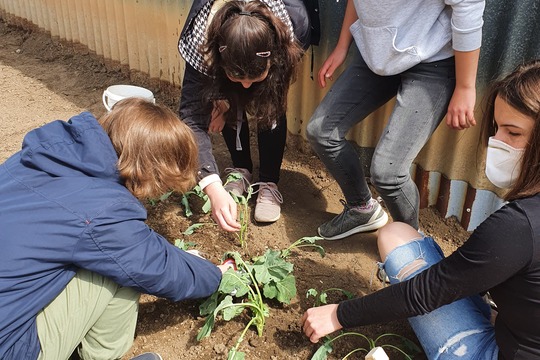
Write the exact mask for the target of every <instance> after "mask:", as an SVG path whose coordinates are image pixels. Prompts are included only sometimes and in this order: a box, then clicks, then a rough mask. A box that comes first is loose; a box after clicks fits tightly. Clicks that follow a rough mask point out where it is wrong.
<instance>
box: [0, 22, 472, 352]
mask: <svg viewBox="0 0 540 360" xmlns="http://www.w3.org/2000/svg"><path fill="white" fill-rule="evenodd" d="M122 83H123V84H133V85H139V86H145V87H147V88H150V89H151V90H152V91H153V92H154V94H155V96H156V99H157V101H158V102H161V103H164V104H166V105H167V106H169V107H171V108H173V109H176V108H177V100H178V98H179V93H180V89H178V88H174V87H172V86H170V85H168V84H163V83H160V82H159V81H156V80H153V79H148V78H147V77H145V75H144V74H139V73H135V72H130V71H127V70H125V69H122V68H121V67H119V66H115V64H107V63H106V62H105V61H104V60H103V59H101V58H100V57H98V56H96V55H95V54H93V53H91V52H89V51H88V50H87V49H85V48H81V47H80V45H78V46H76V45H75V44H69V43H65V42H61V41H58V40H56V39H51V38H50V36H49V35H48V34H46V33H42V32H40V31H37V30H35V29H34V30H22V29H18V28H13V27H10V26H8V25H6V24H5V23H3V22H1V21H0V88H1V89H2V94H1V96H0V161H4V160H5V159H6V158H7V157H8V156H10V155H11V154H13V153H14V152H16V151H18V150H19V149H20V144H21V140H22V138H23V136H24V134H25V133H26V132H28V131H29V130H31V129H33V128H35V127H37V126H40V125H42V124H44V123H47V122H49V121H52V120H55V119H65V120H67V119H68V118H69V117H71V116H72V115H74V114H77V113H79V112H81V111H84V110H89V111H91V112H92V113H94V114H95V115H96V116H100V115H102V114H103V113H104V111H105V110H104V108H103V106H102V103H101V95H102V92H103V90H104V89H105V88H106V87H107V86H109V85H113V84H122ZM213 140H214V142H215V148H216V150H215V155H216V157H217V160H218V163H219V165H220V168H224V167H226V166H227V165H228V162H229V158H228V153H227V151H226V149H225V147H224V146H223V143H222V140H221V139H220V137H215V138H214V139H213ZM301 143H302V140H301V139H295V138H293V137H292V136H290V137H289V142H288V147H287V149H286V154H285V159H284V163H283V168H282V169H283V170H282V177H281V180H280V184H279V186H280V190H281V192H282V194H283V198H284V204H283V207H282V216H281V218H280V219H279V220H278V221H277V222H276V223H273V224H270V225H260V224H257V223H255V222H254V221H253V220H251V222H250V224H249V229H248V240H247V242H248V245H247V247H245V248H241V247H240V245H239V241H238V239H237V237H236V236H235V235H234V234H231V233H227V232H224V231H221V230H219V229H218V227H217V226H203V227H202V228H200V229H199V230H197V231H196V232H195V233H194V234H192V235H189V236H187V235H183V232H184V231H185V230H186V229H187V228H188V227H189V226H190V225H191V224H194V223H199V222H205V223H211V222H212V220H211V218H210V216H209V215H208V214H204V213H203V212H202V209H201V201H200V200H199V199H198V198H193V197H192V198H191V206H192V207H193V210H194V214H193V215H192V216H191V217H189V218H187V217H186V216H185V215H184V209H183V208H182V207H181V205H180V197H179V196H178V195H175V194H173V195H172V196H170V197H169V198H168V199H166V200H165V201H159V202H157V203H156V204H154V205H152V204H150V203H149V204H147V209H148V224H149V225H150V226H151V227H152V228H153V229H154V230H156V231H157V232H159V233H161V234H162V235H163V236H165V237H166V238H167V239H168V240H169V241H170V242H174V241H175V240H176V239H183V240H185V241H186V242H193V243H195V244H196V249H198V250H199V251H201V252H202V253H203V254H204V255H205V256H206V257H207V258H208V259H210V260H211V261H214V262H216V263H217V262H219V261H220V258H221V256H222V255H223V254H224V253H225V252H227V251H239V252H240V253H241V254H243V256H244V257H245V258H250V257H252V256H256V255H260V254H262V253H263V252H264V251H265V249H267V248H275V249H283V248H285V247H287V246H289V245H290V244H291V243H293V242H294V241H296V240H297V239H300V238H302V237H305V236H315V235H316V229H317V226H319V225H320V224H321V223H323V222H324V221H326V220H328V219H330V218H331V217H333V216H334V215H335V214H337V213H339V212H340V211H341V210H342V205H341V204H340V202H339V200H340V199H341V197H342V194H341V191H340V190H339V188H338V187H337V185H336V183H335V181H334V180H333V179H332V178H331V177H330V176H329V174H328V173H327V171H326V170H325V168H324V166H323V165H322V164H321V163H320V162H319V160H318V159H317V158H316V157H315V156H314V155H313V154H312V153H309V152H306V150H305V148H306V146H301V145H300V144H301ZM302 149H304V150H302ZM253 152H254V159H257V154H256V148H254V149H253ZM253 206H254V204H253V203H250V208H251V210H253ZM420 223H421V227H422V229H423V230H424V231H425V232H426V233H428V234H431V235H433V236H434V237H435V238H436V239H437V241H438V242H439V244H440V245H441V247H442V248H443V250H444V251H445V253H450V252H451V251H453V250H454V249H455V247H456V246H457V245H459V244H461V243H462V242H463V241H464V240H465V239H466V238H467V236H468V233H467V232H466V231H465V230H464V229H463V228H462V227H461V226H460V225H459V223H458V222H457V221H456V220H455V219H451V218H450V219H442V218H441V216H440V215H439V214H438V213H437V211H436V210H435V209H431V208H428V209H422V210H421V213H420ZM376 235H377V234H376V232H374V233H367V234H358V235H354V236H351V237H349V238H347V239H344V240H341V241H334V242H329V241H326V242H325V241H322V242H320V244H321V245H322V246H323V247H324V249H325V250H326V256H325V257H324V258H322V257H321V256H320V255H319V254H318V253H317V252H314V251H311V250H309V249H308V250H305V251H301V250H298V251H295V252H294V253H293V255H292V256H291V258H290V261H291V262H292V263H293V264H294V275H295V277H296V285H297V289H298V293H297V296H296V298H295V299H293V301H292V303H291V304H289V305H279V304H276V303H274V302H269V306H270V316H269V318H268V319H267V324H266V327H265V330H264V334H263V336H262V337H260V338H259V337H258V336H257V334H256V332H255V331H254V330H253V331H252V330H250V331H248V332H247V335H246V338H245V339H244V341H243V343H242V345H241V347H240V349H241V351H244V352H246V358H247V359H263V360H266V359H269V360H275V359H309V358H310V357H311V355H312V354H313V353H314V351H315V350H316V348H317V346H315V345H313V344H311V343H310V342H309V341H308V340H307V338H306V337H305V336H304V335H303V334H302V331H301V328H300V326H299V320H300V318H301V316H302V314H303V312H304V311H305V310H306V309H307V308H309V307H311V306H312V305H313V299H312V298H306V296H305V295H306V292H307V290H308V289H310V288H315V289H317V290H319V291H320V290H324V289H327V288H330V287H338V288H342V289H346V290H348V291H350V292H353V293H354V294H355V295H358V296H361V295H365V294H368V293H370V292H372V291H375V290H377V289H379V288H381V287H382V286H383V284H382V283H381V282H380V281H378V280H377V278H376V276H375V270H376V265H375V264H376V261H377V260H378V255H377V247H376ZM339 300H341V298H340V297H338V296H336V295H331V296H329V302H336V301H339ZM199 303H200V302H199V301H186V302H179V303H172V302H170V301H167V300H165V299H160V298H156V297H154V296H150V295H143V296H142V298H141V304H140V314H139V321H138V327H137V333H136V338H135V341H134V344H133V347H132V348H131V349H130V350H129V352H128V354H126V356H125V357H124V359H129V358H130V357H132V356H134V355H137V354H140V353H143V352H147V351H155V352H159V353H160V354H161V356H162V357H163V359H165V360H175V359H186V360H191V359H226V358H227V352H228V349H229V348H231V347H232V346H233V345H234V343H235V341H236V340H237V337H238V336H239V333H240V331H241V330H242V329H243V327H244V326H245V324H246V323H247V321H246V318H245V317H242V316H240V317H239V318H236V319H234V320H233V321H230V322H224V321H218V322H217V323H216V326H215V329H214V331H213V333H212V334H211V336H210V337H209V338H207V339H204V340H203V341H201V342H198V341H197V340H196V335H197V331H198V330H199V328H200V327H201V326H202V324H203V323H204V319H203V318H202V317H201V316H199V312H198V305H199ZM354 330H356V331H358V332H361V333H362V334H364V335H366V336H368V337H370V338H376V337H377V336H379V335H381V334H385V333H395V334H400V335H402V336H405V337H407V338H409V339H411V340H413V341H415V342H417V340H416V337H415V336H414V333H413V332H412V331H411V329H410V327H409V325H408V323H407V321H406V320H400V321H393V322H390V323H386V324H378V325H372V326H365V327H361V328H358V329H354ZM382 343H385V340H382ZM396 344H397V345H398V346H401V347H403V346H402V345H401V344H400V343H399V342H397V343H396ZM359 346H366V344H365V343H362V342H361V341H360V340H358V341H357V340H354V341H353V340H350V339H349V340H343V341H340V342H338V344H337V346H336V349H335V350H334V352H333V354H332V355H331V358H332V359H334V358H335V359H337V358H342V357H343V356H345V355H346V354H347V353H348V352H349V351H351V350H352V349H354V348H356V347H359ZM358 354H360V353H357V354H355V355H354V356H357V357H356V358H363V355H362V356H360V355H358ZM391 358H392V359H399V358H401V356H398V355H396V354H395V353H394V354H393V355H391ZM414 358H415V359H424V358H425V356H424V355H422V354H416V355H415V356H414Z"/></svg>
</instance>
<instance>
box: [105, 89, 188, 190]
mask: <svg viewBox="0 0 540 360" xmlns="http://www.w3.org/2000/svg"><path fill="white" fill-rule="evenodd" d="M99 123H100V124H101V126H102V127H103V129H105V132H106V133H107V135H109V138H110V139H111V142H112V145H113V147H114V149H115V150H116V153H117V155H118V164H117V166H118V170H119V172H120V177H121V179H122V180H123V181H124V185H125V186H126V187H127V188H128V190H129V191H131V193H132V194H133V195H135V196H136V197H137V198H139V199H145V198H155V197H158V196H160V195H162V194H164V193H165V192H167V191H169V190H176V191H180V192H185V191H187V190H189V189H190V188H191V187H192V186H194V185H195V174H196V171H197V168H198V165H197V145H196V142H195V139H194V136H193V133H192V131H191V130H190V129H189V128H188V126H187V125H185V124H184V123H183V122H182V121H180V119H178V117H177V116H176V114H175V113H174V112H172V111H171V110H170V109H168V108H166V107H164V106H161V105H156V104H153V103H151V102H149V101H147V100H144V99H138V98H128V99H125V100H121V101H119V102H118V103H116V104H115V105H114V107H113V109H112V111H111V112H109V113H107V114H105V115H104V116H102V117H101V118H100V119H99Z"/></svg>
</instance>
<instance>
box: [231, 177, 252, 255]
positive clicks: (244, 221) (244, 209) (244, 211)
mask: <svg viewBox="0 0 540 360" xmlns="http://www.w3.org/2000/svg"><path fill="white" fill-rule="evenodd" d="M242 178H243V177H242V174H239V173H235V172H232V173H230V174H229V176H227V179H226V181H225V185H227V183H229V182H231V181H239V180H242ZM229 194H230V195H231V196H232V198H233V199H234V201H235V202H236V203H237V204H238V210H239V214H238V216H239V220H240V231H239V232H237V233H236V234H237V236H238V240H240V246H242V247H244V246H245V245H246V244H247V234H248V224H249V206H248V202H249V199H251V196H252V195H253V187H252V186H251V185H250V186H248V188H247V194H246V196H243V195H236V194H234V193H233V192H229Z"/></svg>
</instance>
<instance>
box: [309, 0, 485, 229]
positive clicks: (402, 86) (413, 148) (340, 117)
mask: <svg viewBox="0 0 540 360" xmlns="http://www.w3.org/2000/svg"><path fill="white" fill-rule="evenodd" d="M484 7H485V1H484V0H459V1H458V0H411V1H407V2H406V4H403V3H401V2H388V1H379V0H349V1H348V3H347V7H346V10H345V16H344V20H343V25H342V29H341V33H340V36H339V40H338V43H337V45H336V47H335V49H334V50H333V52H332V53H331V54H330V55H329V57H328V58H327V59H326V61H325V62H324V64H323V66H322V67H321V69H320V71H319V73H318V81H319V85H320V86H321V87H325V86H326V84H327V81H328V80H332V79H333V74H334V72H335V70H336V69H337V68H338V67H339V66H341V65H342V64H343V62H344V61H345V58H346V57H347V53H348V51H349V46H350V44H351V42H352V40H353V39H354V40H355V42H356V46H357V47H358V50H359V53H358V55H357V56H356V57H355V58H353V59H352V61H351V62H350V65H349V66H348V67H347V69H345V71H344V72H343V73H342V74H341V76H340V77H339V78H338V79H337V80H336V82H335V83H334V85H333V86H332V88H331V89H330V91H329V92H328V93H327V94H326V96H325V97H324V99H323V100H322V102H321V104H320V105H319V106H318V107H317V109H316V110H315V112H314V114H313V116H312V117H311V120H310V122H309V124H308V126H307V137H308V139H309V142H310V144H311V146H312V148H313V150H314V151H315V152H316V153H317V155H318V156H319V158H320V159H321V160H322V162H323V163H324V164H325V166H326V167H327V168H328V170H329V171H330V173H331V174H332V175H333V176H334V178H335V179H336V181H337V183H338V184H339V186H340V187H341V190H342V191H343V194H344V197H345V201H343V204H344V210H343V212H342V213H340V214H338V215H337V216H336V217H334V218H333V219H331V220H329V221H328V222H326V223H324V224H322V225H321V226H320V227H319V229H318V233H319V235H320V236H322V237H323V238H325V239H327V240H337V239H342V238H344V237H347V236H350V235H352V234H355V233H359V232H365V231H373V230H376V229H378V228H380V227H382V226H383V225H385V224H386V222H387V221H388V215H387V214H386V212H385V211H384V210H383V209H382V207H381V205H380V204H379V203H378V202H377V201H376V200H375V199H373V197H372V194H371V191H370V189H369V187H368V184H367V181H366V180H365V175H364V171H363V169H362V164H361V163H360V160H359V157H358V154H357V152H356V151H355V149H354V147H353V145H352V144H351V143H350V142H348V141H347V139H346V138H345V136H346V135H347V133H348V132H349V130H350V129H351V128H352V127H353V126H354V125H356V124H358V123H359V122H361V121H362V120H363V119H364V118H366V117H367V116H368V115H369V114H370V113H372V112H373V111H375V110H376V109H377V108H379V107H380V106H382V105H383V104H385V103H386V102H388V101H389V100H390V99H392V98H394V97H396V103H395V106H394V109H393V111H392V114H391V115H390V118H389V119H388V123H387V125H386V128H385V129H384V131H383V133H382V135H381V137H380V139H379V141H378V143H377V146H376V147H375V151H374V154H373V158H372V162H371V168H370V175H371V183H372V185H373V186H374V187H375V189H376V190H377V192H378V193H379V194H380V195H381V197H382V199H383V200H384V203H385V204H386V207H387V208H388V210H389V212H390V214H391V216H392V218H393V220H394V221H401V222H404V223H407V224H409V225H410V226H412V227H413V228H415V229H418V209H419V194H418V189H417V187H416V185H415V184H414V181H413V180H412V179H411V176H410V172H409V171H410V167H411V165H412V162H413V160H414V159H415V157H416V156H417V155H418V153H419V152H420V150H421V149H422V147H423V146H424V145H425V144H426V142H427V141H428V139H429V138H430V136H431V135H432V134H433V132H434V131H435V129H436V128H437V127H438V125H439V123H440V122H441V121H442V119H443V118H444V117H445V116H446V124H447V125H448V126H449V127H450V128H452V129H458V130H462V129H466V128H469V127H471V126H474V125H476V121H475V118H474V107H475V103H476V73H477V68H478V59H479V54H480V45H481V42H482V26H483V18H482V16H483V12H484Z"/></svg>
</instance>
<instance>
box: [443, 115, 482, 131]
mask: <svg viewBox="0 0 540 360" xmlns="http://www.w3.org/2000/svg"><path fill="white" fill-rule="evenodd" d="M446 125H448V127H450V128H451V129H455V130H463V129H468V128H470V127H472V126H476V119H475V118H474V114H473V113H468V114H465V113H460V114H455V115H453V114H451V113H450V112H449V113H447V114H446Z"/></svg>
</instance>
